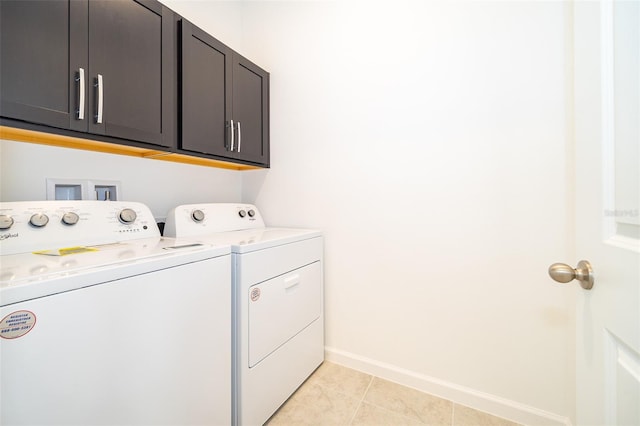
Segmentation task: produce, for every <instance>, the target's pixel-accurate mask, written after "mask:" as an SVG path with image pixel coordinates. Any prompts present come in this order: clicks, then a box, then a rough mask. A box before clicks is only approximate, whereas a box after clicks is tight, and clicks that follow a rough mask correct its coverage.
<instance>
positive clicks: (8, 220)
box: [0, 214, 13, 229]
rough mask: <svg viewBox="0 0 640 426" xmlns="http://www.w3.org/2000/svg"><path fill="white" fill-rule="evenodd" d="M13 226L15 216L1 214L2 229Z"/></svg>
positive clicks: (0, 227) (0, 225)
mask: <svg viewBox="0 0 640 426" xmlns="http://www.w3.org/2000/svg"><path fill="white" fill-rule="evenodd" d="M12 226H13V218H12V217H11V216H7V215H6V214H0V229H9V228H11V227H12Z"/></svg>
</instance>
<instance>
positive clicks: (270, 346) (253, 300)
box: [247, 261, 322, 368]
mask: <svg viewBox="0 0 640 426" xmlns="http://www.w3.org/2000/svg"><path fill="white" fill-rule="evenodd" d="M248 291H249V294H248V295H247V297H248V301H249V368H251V367H253V366H255V365H256V364H258V363H259V362H260V361H262V360H263V359H264V358H265V357H267V356H268V355H269V354H270V353H272V352H274V351H275V350H276V349H278V348H279V347H280V346H281V345H283V344H285V343H286V342H287V341H288V340H290V339H291V338H293V337H294V336H295V335H296V334H298V333H299V332H300V331H302V330H303V329H304V328H305V327H307V326H308V325H309V324H311V323H312V322H313V321H315V320H317V319H318V318H320V314H321V310H322V271H321V268H320V262H319V261H318V262H314V263H312V264H310V265H307V266H304V267H302V268H299V269H295V270H293V271H290V272H288V273H286V274H283V275H280V276H277V277H275V278H272V279H270V280H268V281H264V282H262V283H259V284H256V285H254V286H251V287H249V289H248Z"/></svg>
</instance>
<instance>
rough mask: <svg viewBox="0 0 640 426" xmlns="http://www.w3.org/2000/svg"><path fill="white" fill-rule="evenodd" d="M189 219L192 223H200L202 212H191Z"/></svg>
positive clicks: (202, 218)
mask: <svg viewBox="0 0 640 426" xmlns="http://www.w3.org/2000/svg"><path fill="white" fill-rule="evenodd" d="M191 219H193V221H194V222H198V223H199V222H202V221H203V220H204V212H203V211H202V210H194V211H192V212H191Z"/></svg>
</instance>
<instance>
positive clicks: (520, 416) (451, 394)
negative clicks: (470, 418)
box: [325, 347, 571, 426]
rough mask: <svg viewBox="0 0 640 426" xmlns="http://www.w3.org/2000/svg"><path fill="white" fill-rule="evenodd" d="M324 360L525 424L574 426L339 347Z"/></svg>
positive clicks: (327, 352)
mask: <svg viewBox="0 0 640 426" xmlns="http://www.w3.org/2000/svg"><path fill="white" fill-rule="evenodd" d="M325 358H326V360H327V361H330V362H334V363H336V364H341V365H344V366H345V367H349V368H353V369H354V370H358V371H362V372H363V373H367V374H371V375H373V376H377V377H380V378H382V379H385V380H389V381H392V382H395V383H398V384H401V385H404V386H408V387H411V388H414V389H417V390H420V391H422V392H426V393H429V394H432V395H436V396H438V397H440V398H444V399H447V400H449V401H452V402H454V403H456V404H460V405H465V406H467V407H471V408H474V409H476V410H479V411H483V412H485V413H489V414H493V415H494V416H498V417H502V418H504V419H507V420H511V421H513V422H516V423H520V424H522V425H527V426H537V425H541V426H542V425H544V426H571V420H570V419H569V418H568V417H563V416H560V415H557V414H553V413H549V412H547V411H544V410H540V409H537V408H534V407H530V406H528V405H525V404H521V403H519V402H515V401H512V400H509V399H506V398H502V397H499V396H495V395H491V394H488V393H484V392H480V391H477V390H474V389H470V388H467V387H464V386H460V385H456V384H454V383H449V382H446V381H444V380H440V379H436V378H433V377H429V376H425V375H423V374H419V373H416V372H414V371H409V370H405V369H403V368H400V367H397V366H395V365H391V364H386V363H383V362H379V361H376V360H373V359H369V358H365V357H361V356H359V355H355V354H352V353H349V352H345V351H341V350H339V349H336V348H331V347H325Z"/></svg>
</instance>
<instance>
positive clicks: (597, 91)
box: [573, 0, 640, 425]
mask: <svg viewBox="0 0 640 426" xmlns="http://www.w3.org/2000/svg"><path fill="white" fill-rule="evenodd" d="M574 24H575V27H574V46H575V62H574V73H575V86H574V99H575V104H574V106H575V141H576V145H575V149H576V163H575V167H576V201H575V209H576V228H575V232H576V255H577V256H578V257H579V258H583V259H585V260H588V261H589V262H591V264H592V266H593V270H594V271H595V284H594V286H593V288H592V289H591V290H582V289H581V288H579V287H578V289H577V290H579V295H578V297H577V318H576V328H577V339H576V365H577V382H576V393H577V401H576V403H577V407H576V408H577V424H578V425H591V424H593V425H640V244H639V242H640V212H639V208H640V207H639V199H640V175H639V169H640V149H639V145H640V143H639V140H640V131H639V128H640V108H639V103H640V66H639V64H640V1H637V0H632V1H615V2H613V1H610V0H601V1H593V2H582V1H577V2H575V3H574ZM573 266H575V265H573Z"/></svg>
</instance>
